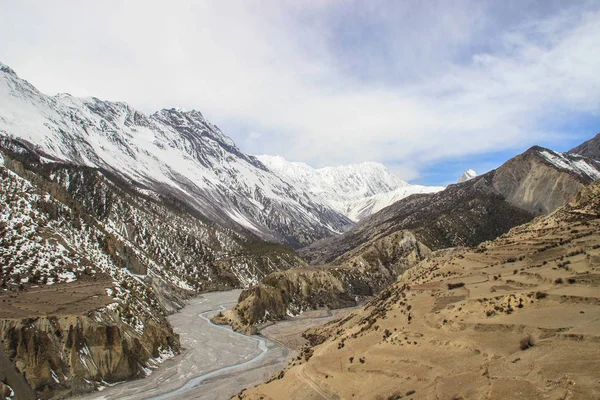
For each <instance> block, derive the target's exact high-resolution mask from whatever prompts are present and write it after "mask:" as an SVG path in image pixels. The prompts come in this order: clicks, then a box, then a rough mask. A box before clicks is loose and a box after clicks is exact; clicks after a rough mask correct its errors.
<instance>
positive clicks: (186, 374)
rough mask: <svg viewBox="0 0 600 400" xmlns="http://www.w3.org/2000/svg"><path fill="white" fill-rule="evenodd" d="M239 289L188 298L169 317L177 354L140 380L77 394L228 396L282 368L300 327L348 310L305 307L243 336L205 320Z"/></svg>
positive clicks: (134, 399) (110, 398)
mask: <svg viewBox="0 0 600 400" xmlns="http://www.w3.org/2000/svg"><path fill="white" fill-rule="evenodd" d="M240 292H241V291H240V290H232V291H227V292H214V293H206V294H203V295H202V296H201V297H198V298H196V299H193V300H191V301H189V302H188V304H187V305H186V306H185V307H184V308H183V309H181V310H180V311H179V312H178V313H176V314H173V315H171V316H169V321H170V322H171V324H172V325H173V329H174V330H175V332H177V333H178V334H179V335H180V339H181V346H182V348H183V350H182V353H181V354H180V355H178V356H176V357H174V358H172V359H170V360H167V361H165V362H164V363H163V364H162V365H161V366H159V367H158V368H157V369H156V370H154V371H152V373H151V374H150V375H149V376H148V377H146V378H144V379H139V380H136V381H131V382H124V383H119V384H116V385H113V386H110V387H106V388H105V389H104V390H102V391H101V392H97V393H92V394H89V395H86V396H84V397H82V398H85V399H98V400H100V399H102V400H117V399H119V400H120V399H124V400H138V399H153V400H166V399H211V400H212V399H230V398H231V397H232V396H234V395H236V394H237V393H239V392H240V391H241V390H242V389H244V388H248V387H252V386H254V385H256V384H258V383H261V382H264V381H265V380H267V379H268V378H270V377H271V376H273V375H275V374H276V373H277V372H279V371H281V370H282V369H284V368H285V366H286V365H287V363H288V361H290V360H291V359H292V358H293V357H295V356H297V355H298V352H297V350H298V349H299V348H300V347H301V345H302V344H304V343H305V342H306V341H305V340H304V339H303V338H302V336H301V333H302V332H303V331H304V330H306V329H308V328H310V327H312V326H316V325H321V324H324V323H326V322H328V321H330V320H332V319H336V318H342V317H343V316H345V315H347V314H348V313H349V312H351V311H352V310H353V309H352V308H347V309H342V310H334V311H328V310H319V311H308V312H305V313H304V314H302V315H301V316H299V317H296V318H291V319H289V320H286V321H281V322H278V323H276V324H267V325H265V326H263V327H261V328H262V329H261V335H255V336H245V335H241V334H239V333H237V332H233V331H232V330H231V328H230V327H228V326H221V325H214V324H213V323H212V322H210V318H211V317H212V316H214V315H216V314H217V313H219V311H222V310H225V309H229V308H232V307H233V306H234V305H235V304H236V302H237V299H238V297H239V294H240Z"/></svg>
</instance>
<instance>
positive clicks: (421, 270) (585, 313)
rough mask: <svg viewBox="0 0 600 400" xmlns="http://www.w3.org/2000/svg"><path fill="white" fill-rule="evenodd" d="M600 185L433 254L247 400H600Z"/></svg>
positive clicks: (322, 331) (323, 331) (315, 337)
mask: <svg viewBox="0 0 600 400" xmlns="http://www.w3.org/2000/svg"><path fill="white" fill-rule="evenodd" d="M599 286H600V183H596V184H594V185H592V186H591V187H590V188H589V189H588V190H585V191H584V192H583V193H582V194H581V195H579V196H578V198H577V199H576V201H575V202H574V204H572V205H568V206H566V207H564V208H561V209H560V210H558V211H557V212H555V213H553V214H551V215H549V216H544V217H539V218H537V219H535V220H534V221H532V222H531V223H529V224H526V225H523V226H519V227H517V228H514V229H512V230H511V231H510V232H509V233H507V234H505V235H503V236H502V237H500V238H498V239H496V240H494V241H491V242H485V243H483V244H481V245H479V246H478V247H476V248H471V249H455V250H449V251H440V252H437V253H436V254H435V255H434V256H432V257H430V258H428V259H427V260H425V261H423V262H422V263H420V264H419V265H418V266H416V267H414V268H413V269H411V270H409V271H407V272H406V273H405V274H403V275H402V276H401V278H400V279H399V281H398V282H397V283H396V284H394V285H393V286H392V287H390V288H389V289H387V290H385V291H383V292H382V293H381V294H380V295H379V296H378V297H377V298H376V299H374V300H373V301H371V302H370V303H368V304H367V305H366V306H365V307H364V308H363V309H362V310H361V311H359V312H356V313H354V314H351V315H350V316H348V317H347V318H344V319H343V320H341V321H338V322H335V323H331V324H329V325H327V326H325V327H322V328H317V329H313V330H311V331H309V332H307V333H306V336H307V337H308V338H309V339H310V340H311V341H312V343H313V344H314V347H308V348H305V350H304V351H303V353H302V355H301V356H300V357H298V359H297V360H295V361H294V362H293V363H292V364H291V366H290V367H289V368H288V369H287V370H286V371H285V372H284V373H282V374H280V375H279V376H277V377H274V378H273V379H272V380H271V381H270V382H268V383H266V384H263V385H261V386H259V387H257V388H254V389H250V390H247V391H245V392H243V393H242V394H241V395H240V397H241V398H244V399H258V398H264V399H276V398H292V399H309V398H320V397H323V398H388V399H400V398H419V399H458V398H482V399H506V398H527V399H538V398H539V399H542V398H544V399H545V398H567V399H596V398H598V397H599V396H600V384H599V383H598V379H597V371H598V370H600V362H599V361H598V342H600V322H599V321H600V307H599V306H600V288H599Z"/></svg>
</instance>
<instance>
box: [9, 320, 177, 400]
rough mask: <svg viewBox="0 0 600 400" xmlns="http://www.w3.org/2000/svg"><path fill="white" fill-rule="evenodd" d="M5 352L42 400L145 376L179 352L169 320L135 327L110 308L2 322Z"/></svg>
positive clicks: (79, 392)
mask: <svg viewBox="0 0 600 400" xmlns="http://www.w3.org/2000/svg"><path fill="white" fill-rule="evenodd" d="M0 337H1V338H2V341H3V343H4V353H5V354H6V355H7V356H8V358H9V359H10V360H11V361H12V363H13V364H14V365H15V367H16V369H17V371H18V372H19V373H21V374H23V375H24V377H25V379H26V381H27V383H28V384H29V385H30V386H31V388H33V389H34V390H35V392H36V394H37V396H38V397H39V398H52V397H56V396H61V397H62V396H69V395H74V394H81V393H85V392H88V391H90V390H93V389H95V388H97V387H98V386H102V382H107V383H115V382H121V381H124V380H128V379H134V378H140V377H144V376H146V375H147V374H148V373H149V371H150V370H151V369H153V368H155V367H156V366H158V365H159V364H160V363H161V362H162V361H163V360H164V359H166V358H169V357H172V356H173V354H174V353H177V352H178V351H179V338H178V337H177V335H176V334H174V333H173V332H172V330H171V329H170V327H169V326H168V324H166V323H163V324H157V323H155V322H152V321H151V322H148V323H147V324H146V325H145V326H144V327H143V330H136V329H133V328H132V327H130V326H129V325H127V324H124V323H123V322H122V321H121V318H120V315H119V314H118V313H117V312H115V311H110V310H107V309H103V310H98V311H95V312H91V313H89V314H87V315H57V316H49V317H38V318H28V319H22V320H14V319H8V320H7V319H5V320H1V321H0Z"/></svg>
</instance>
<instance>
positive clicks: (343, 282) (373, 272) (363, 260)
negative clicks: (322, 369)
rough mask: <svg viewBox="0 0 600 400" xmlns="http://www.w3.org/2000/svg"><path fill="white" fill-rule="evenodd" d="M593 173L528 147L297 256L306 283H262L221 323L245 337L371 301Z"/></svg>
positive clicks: (579, 160)
mask: <svg viewBox="0 0 600 400" xmlns="http://www.w3.org/2000/svg"><path fill="white" fill-rule="evenodd" d="M598 170H600V163H598V162H596V161H594V160H590V159H587V158H584V157H581V156H577V155H570V154H567V153H565V154H563V153H557V152H553V151H551V150H548V149H544V148H541V147H533V148H531V149H529V150H528V151H526V152H525V153H523V154H521V155H519V156H517V157H514V158H513V159H511V160H509V161H507V162H506V163H505V164H503V165H502V166H501V167H500V168H498V169H497V170H494V171H491V172H489V173H487V174H485V175H482V176H480V177H475V178H473V179H470V180H467V181H465V182H463V183H460V184H456V185H450V186H449V187H448V188H447V189H446V190H444V191H442V192H438V193H434V194H429V195H427V194H423V195H413V196H410V197H408V198H406V199H404V200H401V201H399V202H397V203H395V204H393V205H392V206H390V207H387V208H385V209H384V210H382V211H380V212H379V213H376V214H374V215H372V216H371V217H369V218H367V219H366V220H364V221H362V222H360V223H359V224H358V225H357V226H356V227H354V228H353V229H351V230H350V231H348V232H346V233H344V234H343V235H341V236H338V237H333V238H328V239H325V240H322V241H319V242H317V243H314V244H313V245H311V246H310V247H308V248H306V249H302V250H301V254H302V255H303V256H304V257H305V258H307V259H309V260H311V261H312V263H313V264H314V266H313V267H311V269H310V271H311V274H312V275H311V276H308V275H307V270H306V269H300V270H292V271H287V272H285V273H283V274H280V273H275V274H272V275H270V276H268V277H267V278H265V280H264V281H263V282H262V283H261V284H260V285H258V286H257V287H254V288H251V289H249V290H246V291H244V292H243V293H242V295H241V296H240V301H239V303H238V305H237V306H236V308H235V310H234V311H233V312H231V313H230V314H229V315H227V318H226V320H225V321H222V322H224V323H230V324H232V325H233V326H234V327H236V328H237V329H241V330H248V329H251V328H249V326H250V325H253V324H257V323H261V322H264V321H265V320H277V319H284V318H286V316H287V315H290V314H293V313H294V312H297V311H298V310H306V309H314V308H319V307H329V308H336V307H339V306H340V304H342V303H343V304H348V301H347V299H348V298H354V299H355V300H358V299H360V298H361V297H364V296H368V295H373V294H376V293H378V292H379V291H380V290H382V289H383V288H385V287H386V286H387V285H388V284H391V283H392V282H393V281H394V280H395V279H396V277H397V276H399V275H400V274H401V273H403V272H404V271H405V270H407V269H408V268H410V267H412V266H413V265H415V264H416V263H418V262H419V261H421V260H423V259H424V258H425V257H426V256H427V255H428V254H429V253H430V251H431V250H439V249H445V248H450V247H458V246H474V245H477V244H479V243H481V242H483V241H485V240H491V239H494V238H496V237H498V236H500V235H502V234H503V233H506V232H507V231H508V230H509V229H511V228H512V227H514V226H517V225H520V224H523V223H525V222H527V221H530V220H531V219H532V218H533V217H534V216H535V215H536V214H545V213H550V212H552V211H554V210H555V209H556V208H558V207H560V206H562V205H564V204H566V203H567V202H568V201H569V200H571V199H572V198H573V197H574V196H575V194H576V193H578V192H579V191H580V190H581V189H582V188H584V187H585V186H586V185H587V184H589V183H590V182H592V181H593V180H594V179H596V178H598V177H600V172H598ZM327 264H330V265H327ZM315 271H318V274H317V273H316V272H315ZM317 275H318V279H313V278H312V276H317ZM324 282H326V283H324ZM330 287H331V288H335V290H334V289H331V290H329V289H327V288H330ZM320 290H324V291H326V296H325V297H323V296H321V295H319V294H318V292H319V291H320ZM280 293H281V294H280ZM340 299H342V300H343V301H340Z"/></svg>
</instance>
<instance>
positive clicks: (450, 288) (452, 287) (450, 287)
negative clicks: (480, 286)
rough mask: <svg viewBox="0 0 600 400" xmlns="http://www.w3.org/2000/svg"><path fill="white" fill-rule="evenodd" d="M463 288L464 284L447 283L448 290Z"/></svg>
mask: <svg viewBox="0 0 600 400" xmlns="http://www.w3.org/2000/svg"><path fill="white" fill-rule="evenodd" d="M463 286H465V284H464V282H456V283H448V290H452V289H456V288H460V287H463Z"/></svg>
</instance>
